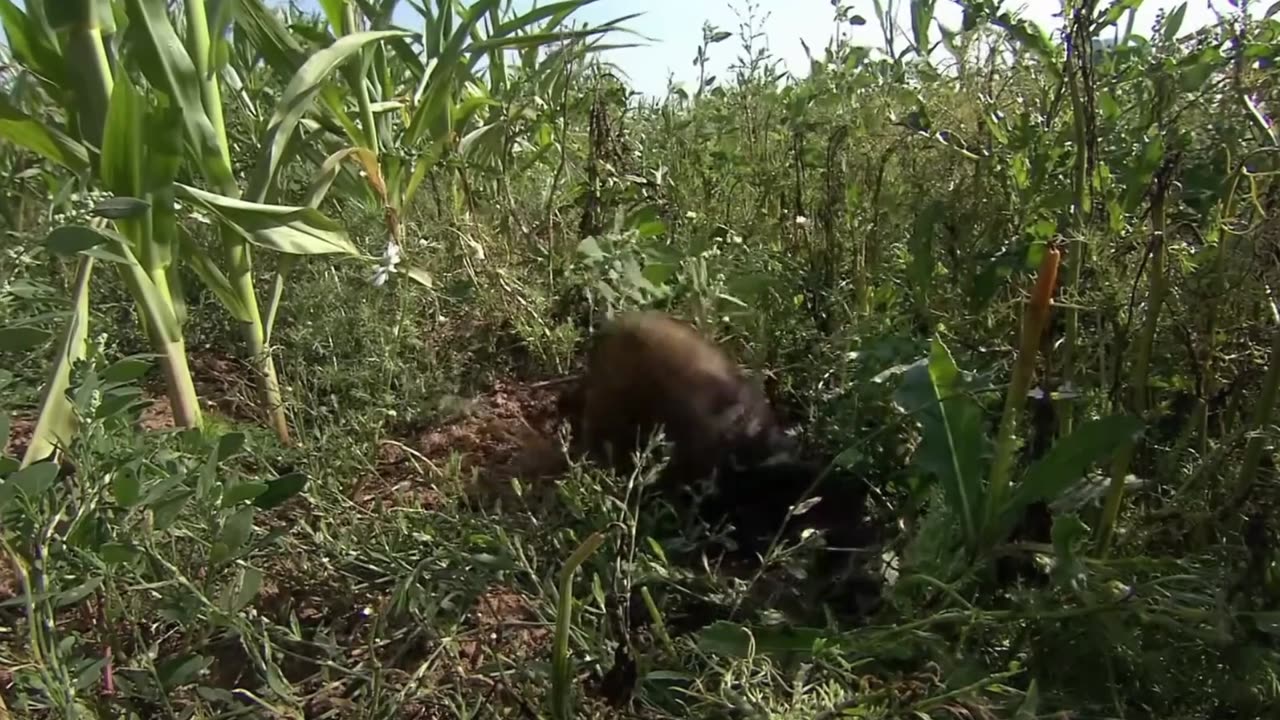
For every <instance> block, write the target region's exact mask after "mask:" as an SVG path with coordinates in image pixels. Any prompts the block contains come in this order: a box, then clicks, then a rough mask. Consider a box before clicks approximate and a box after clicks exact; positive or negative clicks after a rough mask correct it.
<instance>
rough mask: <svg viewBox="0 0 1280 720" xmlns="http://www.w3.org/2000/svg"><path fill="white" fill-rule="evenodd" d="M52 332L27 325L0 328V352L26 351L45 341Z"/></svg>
mask: <svg viewBox="0 0 1280 720" xmlns="http://www.w3.org/2000/svg"><path fill="white" fill-rule="evenodd" d="M50 337H53V333H52V332H50V331H48V330H45V329H44V328H38V327H31V326H29V325H17V326H14V327H7V328H0V352H27V351H28V350H32V349H34V348H37V347H39V346H41V345H43V344H44V343H45V341H47V340H48V339H49V338H50Z"/></svg>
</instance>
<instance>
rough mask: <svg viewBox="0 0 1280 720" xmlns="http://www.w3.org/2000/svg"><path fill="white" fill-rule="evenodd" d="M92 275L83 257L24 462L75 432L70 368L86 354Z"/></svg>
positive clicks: (66, 442) (64, 444) (88, 260)
mask: <svg viewBox="0 0 1280 720" xmlns="http://www.w3.org/2000/svg"><path fill="white" fill-rule="evenodd" d="M92 274H93V258H88V257H81V258H80V260H79V262H78V264H77V265H76V280H75V286H74V288H73V290H72V292H71V304H72V307H73V308H74V310H73V311H72V313H71V315H70V316H69V317H68V318H67V327H66V329H65V330H63V333H62V339H61V342H60V343H59V344H58V351H57V354H56V355H54V357H53V364H52V367H51V368H50V370H49V375H48V379H47V380H46V381H45V385H44V388H42V389H41V391H40V410H39V415H38V416H37V417H38V418H39V419H38V420H36V427H35V430H33V431H32V433H31V442H30V444H28V445H27V452H26V454H24V455H23V457H22V463H23V465H29V464H30V463H32V462H34V461H35V460H39V459H42V458H45V457H48V456H49V455H50V454H51V453H53V452H54V449H55V448H57V447H67V446H69V445H70V444H71V440H72V436H73V435H74V434H75V431H76V422H77V420H76V414H75V409H74V408H73V407H72V406H71V402H70V401H69V400H68V399H67V388H68V387H69V386H70V384H71V367H72V365H73V364H75V362H76V361H78V360H80V359H81V358H83V357H84V354H85V347H86V340H87V338H88V333H89V278H90V277H92Z"/></svg>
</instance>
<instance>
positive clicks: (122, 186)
mask: <svg viewBox="0 0 1280 720" xmlns="http://www.w3.org/2000/svg"><path fill="white" fill-rule="evenodd" d="M145 114H146V105H145V103H144V101H143V99H142V96H141V94H140V93H139V92H138V90H137V88H135V87H134V86H133V82H132V80H130V78H129V75H128V73H123V74H122V75H121V77H120V78H119V79H118V80H117V81H116V83H115V86H114V87H113V88H112V90H111V101H110V104H109V105H108V106H107V121H106V125H105V127H104V128H103V131H102V157H101V160H100V161H99V163H98V176H99V177H100V178H101V179H102V184H103V186H104V187H106V189H107V190H110V191H111V192H113V193H115V194H116V195H119V196H123V197H126V198H130V197H134V196H136V195H139V194H141V193H142V154H143V153H144V152H145V151H146V148H145V145H144V144H143V139H142V120H143V117H144V116H145ZM135 209H136V208H135ZM145 213H146V209H145V208H144V209H143V210H142V214H145ZM104 217H109V216H104ZM124 217H129V216H124Z"/></svg>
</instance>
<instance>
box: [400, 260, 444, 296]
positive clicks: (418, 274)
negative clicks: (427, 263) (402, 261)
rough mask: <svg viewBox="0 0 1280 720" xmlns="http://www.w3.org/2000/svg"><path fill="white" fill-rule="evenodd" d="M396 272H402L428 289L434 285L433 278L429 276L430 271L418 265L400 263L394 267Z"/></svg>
mask: <svg viewBox="0 0 1280 720" xmlns="http://www.w3.org/2000/svg"><path fill="white" fill-rule="evenodd" d="M396 270H397V271H398V272H403V273H404V274H405V276H406V277H408V278H409V279H410V280H412V281H414V282H416V283H418V284H419V285H421V286H422V287H424V288H426V289H428V290H430V289H432V288H434V287H435V284H436V283H435V280H434V279H433V278H432V277H431V273H429V272H427V271H426V270H423V269H422V268H419V267H414V266H412V265H401V266H400V267H398V268H396Z"/></svg>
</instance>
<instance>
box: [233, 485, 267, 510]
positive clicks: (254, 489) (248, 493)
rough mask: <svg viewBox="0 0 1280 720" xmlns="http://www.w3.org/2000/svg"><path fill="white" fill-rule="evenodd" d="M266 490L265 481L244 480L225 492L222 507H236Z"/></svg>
mask: <svg viewBox="0 0 1280 720" xmlns="http://www.w3.org/2000/svg"><path fill="white" fill-rule="evenodd" d="M266 491H267V484H266V483H264V482H242V483H240V484H239V485H235V486H233V487H231V489H229V490H227V491H226V492H225V493H223V495H222V507H224V508H229V507H234V506H236V505H239V504H240V503H242V502H244V501H246V500H253V499H254V498H257V497H259V496H261V495H262V494H263V493H265V492H266Z"/></svg>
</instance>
